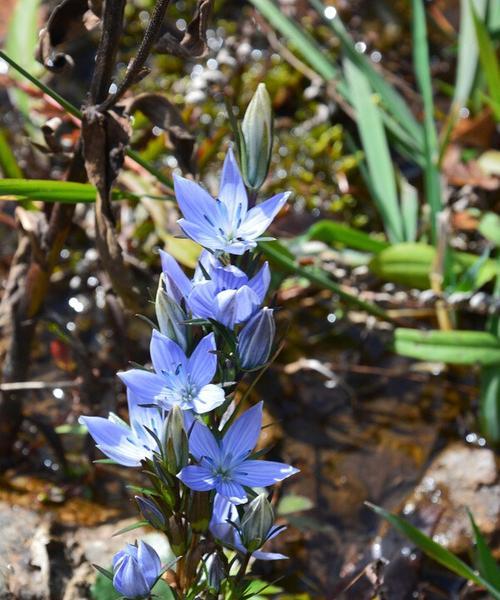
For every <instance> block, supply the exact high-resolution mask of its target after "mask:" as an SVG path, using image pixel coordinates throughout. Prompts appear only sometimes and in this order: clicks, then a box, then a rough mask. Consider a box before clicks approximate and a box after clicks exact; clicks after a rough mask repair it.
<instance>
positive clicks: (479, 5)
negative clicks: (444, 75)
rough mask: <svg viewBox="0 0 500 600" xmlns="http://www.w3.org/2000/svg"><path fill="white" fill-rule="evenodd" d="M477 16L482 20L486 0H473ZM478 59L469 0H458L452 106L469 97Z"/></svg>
mask: <svg viewBox="0 0 500 600" xmlns="http://www.w3.org/2000/svg"><path fill="white" fill-rule="evenodd" d="M472 6H474V8H475V10H476V13H477V15H478V17H479V18H480V19H481V20H484V18H485V16H486V8H487V7H488V2H487V0H473V4H472ZM477 60H478V47H477V37H476V32H475V29H474V21H473V19H472V11H471V3H470V0H460V30H459V35H458V58H457V73H456V78H455V91H454V94H453V106H454V107H456V108H458V109H460V108H461V107H462V106H464V105H465V104H466V102H467V100H468V99H469V96H470V93H471V90H472V86H473V84H474V79H475V77H476V69H477Z"/></svg>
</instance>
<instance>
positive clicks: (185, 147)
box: [126, 94, 195, 173]
mask: <svg viewBox="0 0 500 600" xmlns="http://www.w3.org/2000/svg"><path fill="white" fill-rule="evenodd" d="M136 110H140V111H141V112H142V113H143V114H144V115H145V116H146V117H147V118H148V119H149V120H150V121H151V123H153V125H155V126H156V127H159V128H160V129H163V130H165V131H166V132H168V135H169V138H170V141H171V143H172V145H173V147H174V154H175V157H176V158H177V160H178V161H179V164H180V166H181V168H182V169H183V170H185V171H189V172H190V173H192V172H193V160H192V159H193V150H194V143H195V139H194V137H193V135H192V134H191V133H190V132H189V131H188V130H187V128H186V125H185V124H184V121H183V120H182V118H181V115H180V113H179V111H178V110H177V108H176V107H175V106H174V105H173V104H172V103H171V102H170V101H169V100H167V98H165V96H162V95H160V94H141V95H140V96H136V97H135V98H132V99H131V100H130V101H128V103H127V105H126V111H127V113H129V114H132V113H133V112H134V111H136Z"/></svg>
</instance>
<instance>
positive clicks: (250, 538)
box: [240, 494, 274, 553]
mask: <svg viewBox="0 0 500 600" xmlns="http://www.w3.org/2000/svg"><path fill="white" fill-rule="evenodd" d="M273 524H274V511H273V507H272V506H271V503H270V502H269V500H268V499H267V497H266V494H259V495H258V496H257V498H254V500H252V502H250V504H249V505H248V508H247V509H246V510H245V514H244V515H243V518H242V519H241V526H240V527H241V540H242V542H243V545H244V546H245V548H246V549H247V550H248V552H250V553H252V552H255V550H258V549H259V548H260V547H261V546H262V544H264V542H265V541H266V540H267V538H268V536H269V533H270V531H271V529H272V527H273Z"/></svg>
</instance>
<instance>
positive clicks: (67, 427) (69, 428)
mask: <svg viewBox="0 0 500 600" xmlns="http://www.w3.org/2000/svg"><path fill="white" fill-rule="evenodd" d="M55 431H56V433H58V434H59V435H87V432H88V430H87V428H86V427H85V425H79V424H78V423H64V424H63V425H58V426H57V427H56V429H55Z"/></svg>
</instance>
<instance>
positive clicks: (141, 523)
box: [112, 521, 149, 537]
mask: <svg viewBox="0 0 500 600" xmlns="http://www.w3.org/2000/svg"><path fill="white" fill-rule="evenodd" d="M148 525H149V523H148V521H136V522H135V523H132V524H131V525H127V527H123V529H119V530H118V531H115V533H113V536H112V537H116V536H117V535H122V533H128V532H129V531H134V529H140V528H141V527H148Z"/></svg>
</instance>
